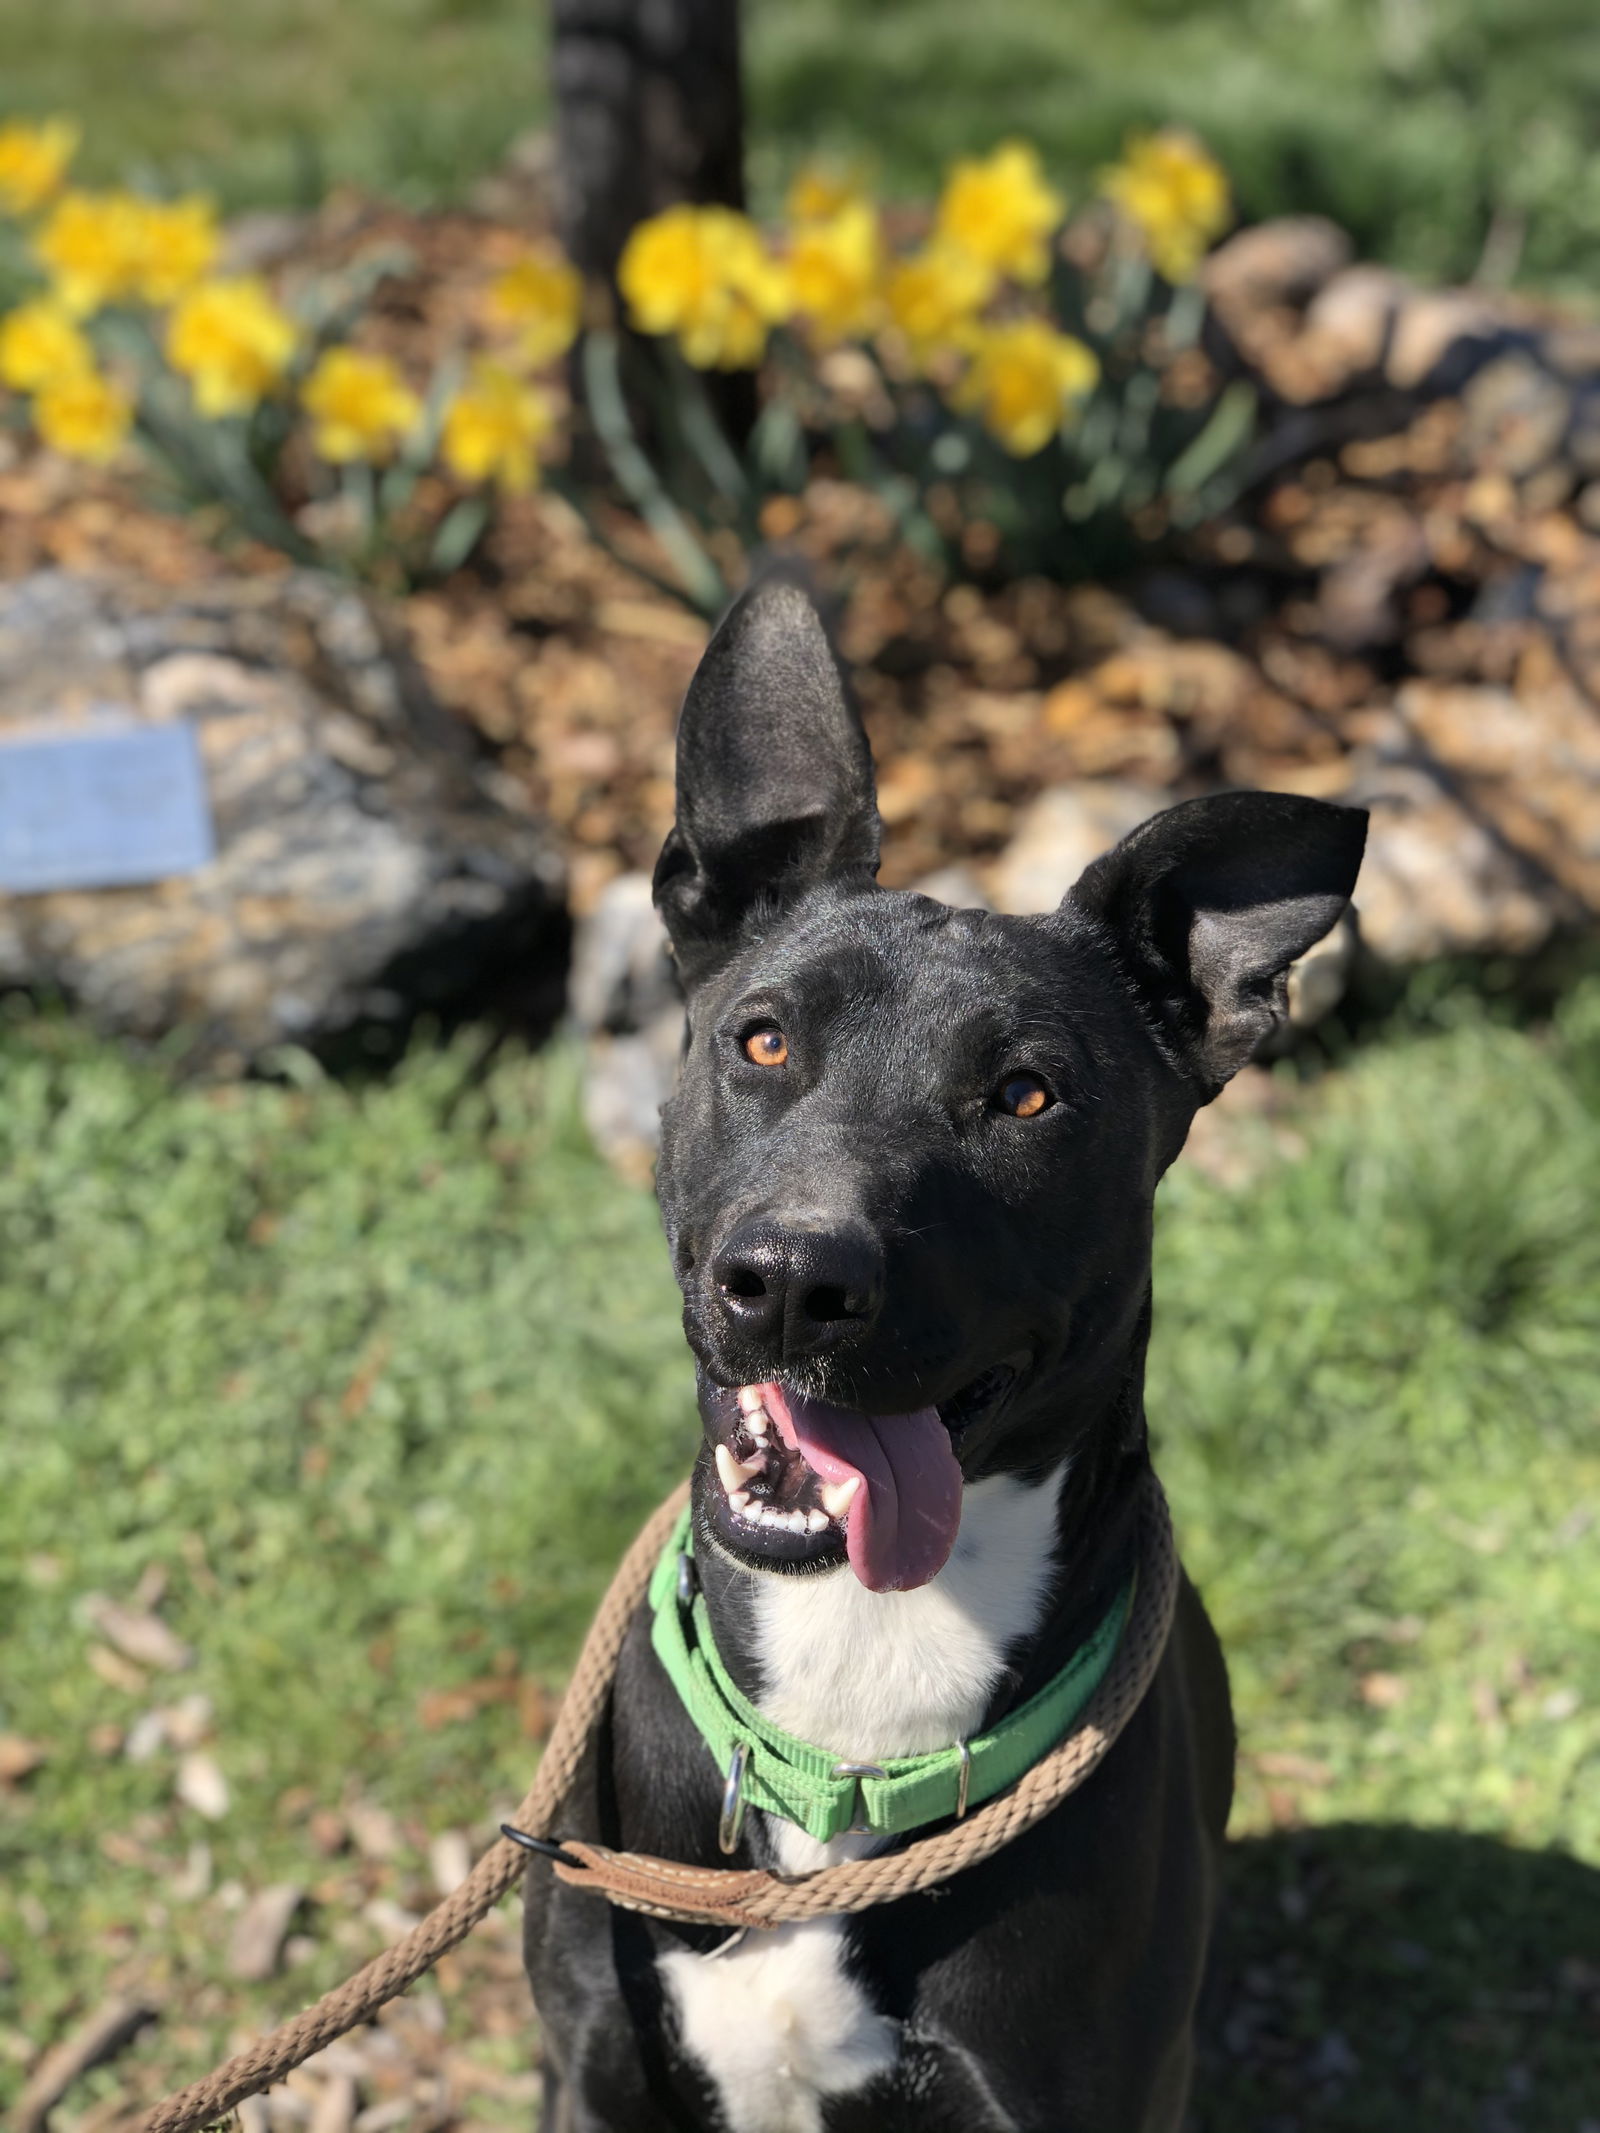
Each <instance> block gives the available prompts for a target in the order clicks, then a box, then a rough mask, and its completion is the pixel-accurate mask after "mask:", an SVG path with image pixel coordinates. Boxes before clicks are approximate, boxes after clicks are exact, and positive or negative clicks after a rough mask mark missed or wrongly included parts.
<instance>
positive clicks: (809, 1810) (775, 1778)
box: [650, 1510, 1133, 1851]
mask: <svg viewBox="0 0 1600 2133" xmlns="http://www.w3.org/2000/svg"><path fill="white" fill-rule="evenodd" d="M693 1560H694V1535H693V1527H692V1524H691V1521H690V1514H689V1512H688V1511H687V1510H685V1512H684V1513H683V1516H682V1517H681V1518H680V1519H679V1521H678V1524H677V1526H676V1528H675V1529H674V1531H673V1534H672V1537H671V1539H670V1540H669V1541H668V1543H667V1546H666V1550H665V1552H664V1554H663V1555H662V1558H661V1561H660V1562H659V1563H658V1564H657V1566H656V1572H655V1575H654V1577H653V1578H652V1579H651V1581H650V1606H651V1610H652V1613H653V1615H654V1622H653V1624H652V1628H651V1642H652V1643H653V1644H654V1646H655V1650H656V1656H657V1658H658V1659H659V1660H660V1661H661V1664H662V1665H663V1666H664V1667H665V1668H666V1670H667V1673H668V1675H669V1676H670V1678H671V1681H672V1685H673V1687H674V1688H675V1689H676V1690H677V1692H678V1695H679V1697H680V1699H681V1700H682V1703H683V1707H684V1709H685V1710H686V1711H687V1712H688V1714H689V1716H690V1717H691V1718H692V1719H693V1720H694V1722H695V1725H696V1726H697V1727H698V1728H699V1732H700V1737H701V1739H702V1740H703V1741H704V1742H705V1744H706V1746H707V1748H708V1749H709V1750H710V1751H711V1755H712V1758H713V1760H714V1761H715V1763H716V1766H717V1770H718V1772H719V1774H720V1775H721V1776H722V1778H723V1782H724V1800H723V1816H722V1833H721V1834H722V1848H723V1850H724V1851H732V1850H733V1848H734V1846H735V1844H736V1843H737V1842H738V1835H739V1824H740V1822H741V1821H742V1820H743V1816H744V1810H745V1808H746V1807H747V1806H748V1807H759V1808H761V1809H762V1810H763V1811H764V1812H765V1813H767V1814H775V1815H782V1816H783V1817H784V1819H785V1820H786V1821H789V1822H793V1823H795V1824H797V1826H798V1827H799V1828H801V1829H803V1830H804V1831H805V1832H806V1834H807V1835H808V1836H810V1837H815V1838H816V1839H817V1840H818V1841H819V1842H820V1843H826V1842H827V1840H828V1839H829V1838H830V1837H839V1836H843V1835H844V1833H845V1832H846V1831H847V1830H868V1831H872V1832H874V1833H876V1834H878V1835H881V1836H902V1835H904V1834H905V1833H906V1832H907V1831H908V1830H913V1829H920V1828H921V1827H923V1825H924V1824H926V1823H929V1822H942V1821H944V1820H946V1819H947V1818H948V1817H949V1816H951V1815H962V1814H965V1813H966V1811H967V1809H968V1808H969V1807H976V1806H977V1805H978V1804H979V1803H980V1802H981V1801H983V1800H989V1799H993V1797H994V1796H995V1794H996V1793H999V1792H1004V1791H1005V1789H1006V1788H1007V1786H1008V1785H1014V1784H1016V1782H1017V1780H1018V1779H1019V1778H1021V1777H1022V1776H1023V1775H1024V1774H1025V1773H1026V1772H1027V1771H1029V1770H1031V1769H1032V1768H1033V1766H1034V1764H1035V1763H1037V1762H1038V1761H1039V1760H1040V1759H1041V1758H1042V1757H1043V1756H1045V1755H1047V1754H1048V1753H1049V1751H1050V1750H1051V1749H1052V1748H1053V1747H1055V1745H1056V1743H1057V1742H1058V1741H1059V1740H1061V1738H1062V1737H1063V1735H1064V1734H1065V1733H1066V1731H1067V1729H1068V1727H1069V1726H1070V1725H1071V1724H1072V1722H1073V1720H1074V1719H1075V1718H1076V1717H1077V1716H1078V1714H1079V1712H1080V1711H1081V1710H1082V1709H1083V1707H1084V1705H1085V1704H1086V1703H1087V1702H1088V1701H1089V1698H1090V1697H1091V1696H1092V1695H1093V1694H1094V1692H1095V1690H1096V1689H1097V1688H1098V1687H1099V1685H1100V1680H1101V1677H1102V1675H1103V1674H1104V1673H1105V1671H1106V1668H1107V1667H1108V1666H1109V1665H1110V1663H1111V1655H1112V1653H1113V1651H1114V1650H1115V1649H1116V1644H1117V1639H1118V1637H1119V1636H1120V1635H1121V1634H1122V1626H1123V1624H1124V1622H1125V1621H1126V1620H1127V1617H1128V1609H1129V1606H1130V1605H1131V1603H1132V1599H1133V1579H1132V1578H1130V1579H1129V1580H1128V1582H1127V1584H1126V1585H1125V1586H1124V1587H1123V1589H1122V1591H1121V1592H1120V1593H1119V1594H1118V1596H1117V1598H1116V1599H1115V1600H1114V1601H1113V1602H1112V1605H1111V1607H1110V1609H1109V1610H1108V1612H1107V1613H1106V1615H1105V1617H1104V1619H1103V1620H1102V1621H1101V1623H1100V1625H1099V1627H1098V1628H1097V1629H1096V1630H1095V1632H1094V1634H1093V1635H1092V1636H1091V1637H1090V1638H1089V1640H1088V1642H1087V1643H1085V1644H1083V1645H1080V1646H1079V1648H1078V1650H1077V1651H1076V1652H1074V1653H1073V1655H1072V1657H1071V1658H1070V1659H1069V1660H1068V1662H1067V1664H1066V1665H1065V1666H1064V1667H1063V1668H1062V1669H1061V1672H1060V1673H1059V1674H1057V1675H1056V1677H1055V1678H1054V1680H1053V1681H1049V1682H1047V1683H1046V1684H1045V1686H1044V1687H1043V1688H1042V1689H1041V1690H1040V1691H1039V1693H1038V1695H1037V1696H1032V1697H1030V1698H1029V1699H1028V1701H1027V1702H1026V1703H1025V1704H1021V1705H1019V1706H1018V1708H1017V1709H1016V1710H1015V1711H1012V1712H1010V1713H1008V1715H1007V1716H1006V1717H1004V1718H1002V1719H1001V1721H1000V1723H999V1724H998V1725H997V1726H995V1727H993V1728H992V1729H991V1730H990V1731H989V1732H987V1733H980V1734H977V1735H975V1736H974V1737H973V1738H972V1739H971V1740H969V1741H965V1742H962V1741H958V1742H956V1744H955V1745H954V1746H953V1747H950V1748H937V1749H935V1750H934V1751H933V1752H932V1753H931V1754H929V1755H905V1756H897V1757H895V1758H893V1759H892V1760H890V1761H888V1762H885V1763H882V1764H864V1763H842V1762H840V1760H839V1759H838V1757H837V1756H833V1755H830V1754H828V1752H827V1751H826V1750H825V1749H822V1748H816V1747H813V1746H812V1745H811V1744H810V1743H809V1742H808V1741H803V1740H796V1739H795V1737H794V1735H793V1734H792V1733H784V1732H780V1730H779V1729H778V1727H776V1726H775V1725H773V1724H771V1723H770V1721H769V1720H767V1719H765V1718H763V1717H762V1715H761V1713H760V1712H759V1711H758V1710H757V1709H756V1707H755V1705H754V1704H753V1703H751V1702H750V1701H749V1699H748V1698H747V1697H746V1696H744V1695H742V1694H741V1693H740V1691H739V1690H738V1689H737V1688H736V1687H735V1686H734V1683H733V1681H732V1679H731V1677H730V1676H729V1674H728V1670H727V1668H726V1667H725V1666H724V1665H723V1663H722V1658H721V1655H720V1654H719V1653H718V1651H717V1647H716V1644H715V1642H714V1640H713V1638H712V1635H711V1622H710V1619H709V1617H708V1615H707V1613H706V1604H705V1601H704V1600H703V1599H702V1598H701V1596H700V1590H699V1583H698V1580H697V1579H696V1578H695V1576H694V1571H693Z"/></svg>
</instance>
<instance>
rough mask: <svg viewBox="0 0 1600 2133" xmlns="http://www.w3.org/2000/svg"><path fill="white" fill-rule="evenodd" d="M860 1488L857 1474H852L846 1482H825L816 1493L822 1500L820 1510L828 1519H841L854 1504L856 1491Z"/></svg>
mask: <svg viewBox="0 0 1600 2133" xmlns="http://www.w3.org/2000/svg"><path fill="white" fill-rule="evenodd" d="M860 1486H861V1476H860V1475H859V1474H852V1475H851V1476H850V1479H849V1480H848V1481H825V1482H824V1483H823V1484H822V1487H821V1488H820V1489H819V1490H818V1491H817V1493H818V1495H819V1496H820V1497H821V1498H822V1508H823V1509H824V1511H826V1512H827V1514H828V1516H829V1517H830V1518H843V1516H844V1514H845V1513H846V1511H848V1510H849V1508H850V1506H851V1504H853V1503H854V1502H855V1497H856V1490H857V1489H859V1488H860Z"/></svg>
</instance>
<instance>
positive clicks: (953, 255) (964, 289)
mask: <svg viewBox="0 0 1600 2133" xmlns="http://www.w3.org/2000/svg"><path fill="white" fill-rule="evenodd" d="M994 287H995V276H994V272H993V270H992V269H991V268H989V267H986V266H983V265H981V264H980V263H979V262H978V261H977V260H976V259H974V258H973V257H972V254H971V253H970V252H962V251H958V250H957V249H956V248H955V246H953V245H947V244H938V243H934V244H931V245H928V246H926V247H925V248H924V249H923V250H922V251H920V252H914V253H913V254H912V255H911V257H910V258H909V259H905V260H902V261H901V262H900V264H899V265H898V266H897V267H896V268H895V269H894V271H893V273H892V274H891V275H890V276H889V279H888V282H887V284H886V286H885V288H884V300H885V303H886V305H887V307H888V313H889V318H890V320H891V322H892V323H893V325H894V326H895V327H896V329H897V330H898V331H899V332H900V334H901V335H902V336H903V337H904V340H905V343H906V347H907V349H908V351H909V353H910V355H911V359H912V361H913V362H914V363H915V364H916V365H917V366H918V368H919V369H925V368H926V367H927V366H928V364H930V363H931V362H933V361H935V360H936V359H937V358H938V357H939V356H940V355H941V354H943V353H945V352H947V351H948V350H949V349H950V348H951V347H952V346H954V345H955V344H957V343H959V342H961V341H963V340H964V339H965V338H966V337H967V336H968V334H969V333H970V330H971V328H972V325H973V322H974V321H975V320H976V318H977V315H978V313H979V312H980V311H981V310H982V309H983V307H984V305H985V304H986V303H987V302H988V301H989V298H990V297H991V296H992V295H993V294H994Z"/></svg>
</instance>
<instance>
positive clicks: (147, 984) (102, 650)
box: [0, 572, 566, 1065]
mask: <svg viewBox="0 0 1600 2133" xmlns="http://www.w3.org/2000/svg"><path fill="white" fill-rule="evenodd" d="M178 724H182V725H186V726H187V727H188V728H189V729H191V731H192V732H193V735H194V737H195V747H196V752H197V754H198V760H199V766H200V775H201V779H202V782H203V788H204V796H203V804H204V808H205V809H206V810H207V811H208V813H209V817H210V827H211V835H212V839H213V841H214V854H213V856H212V857H211V858H210V859H209V860H206V861H205V862H204V863H203V864H200V865H198V866H192V867H190V868H189V869H188V870H187V871H181V872H176V873H173V874H171V875H170V876H169V877H168V878H166V879H157V880H150V881H144V882H138V883H132V884H129V885H125V886H118V887H98V888H97V887H79V886H61V887H53V888H50V889H48V890H46V891H44V892H42V893H36V894H13V895H10V896H7V895H3V894H0V985H8V986H25V987H29V988H33V989H36V990H39V991H41V992H47V993H60V994H63V995H65V996H66V997H67V998H69V999H71V1000H73V1001H75V1002H76V1003H78V1004H79V1005H80V1006H81V1007H83V1008H84V1009H85V1010H86V1011H87V1012H88V1013H89V1014H90V1015H91V1017H92V1018H93V1019H94V1020H95V1021H96V1022H98V1023H99V1024H100V1025H101V1026H102V1027H104V1028H106V1029H109V1030H113V1031H117V1032H124V1033H129V1034H132V1035H136V1036H140V1037H155V1036H158V1035H161V1034H163V1033H165V1032H167V1031H169V1030H173V1029H178V1028H182V1029H185V1030H186V1031H188V1032H189V1033H190V1035H191V1037H192V1040H193V1042H194V1044H195V1046H196V1049H197V1053H198V1054H199V1055H200V1056H202V1057H206V1058H209V1059H211V1060H212V1061H214V1062H215V1063H217V1064H220V1065H238V1064H242V1063H244V1062H248V1061H251V1060H255V1059H258V1058H260V1057H261V1055H262V1054H264V1053H266V1052H268V1051H269V1050H270V1049H271V1048H272V1047H274V1046H276V1045H281V1044H284V1043H293V1044H296V1045H301V1046H306V1047H311V1048H320V1047H323V1046H325V1045H327V1044H328V1043H329V1042H330V1041H332V1040H334V1039H338V1038H343V1037H348V1036H352V1035H354V1034H355V1033H356V1032H360V1033H361V1035H362V1037H363V1039H364V1040H366V1041H367V1042H369V1043H372V1044H374V1045H375V1046H376V1047H377V1048H382V1045H383V1042H384V1041H385V1040H384V1032H386V1031H387V1032H389V1033H393V1032H395V1031H396V1030H398V1029H399V1028H403V1027H404V1025H405V1024H406V1023H407V1022H409V1020H410V1019H412V1018H413V1017H414V1016H415V1015H416V1014H417V1013H419V1012H430V1013H435V1014H438V1015H440V1016H446V1017H448V1016H452V1015H454V1014H456V1013H458V1012H462V1011H469V1010H478V1009H482V1008H485V1007H491V1006H497V1007H500V1008H503V1009H505V1010H506V1011H508V1012H513V1013H516V1014H517V1015H519V1016H520V1017H523V1018H525V1019H529V1020H531V1021H533V1022H535V1023H538V1022H539V1021H541V1020H543V1021H548V1020H549V1019H550V1016H551V1014H552V1013H553V1012H554V1011H555V1010H556V1008H557V1007H558V1005H559V997H560V982H561V976H562V963H563V960H564V949H565V930H566V921H565V909H564V898H563V879H562V868H561V864H560V861H559V859H558V856H557V853H556V850H555V847H554V844H553V842H552V840H551V838H550V837H549V835H548V834H547V832H546V831H545V829H544V828H543V827H542V825H541V824H540V823H539V822H538V821H536V820H534V819H533V818H532V817H531V816H530V815H529V814H528V813H527V812H526V810H525V807H524V806H523V805H521V804H520V803H519V793H518V788H517V787H516V786H515V785H514V784H513V783H512V782H511V781H510V780H508V779H505V778H503V777H502V776H501V775H500V774H498V773H497V772H495V771H494V770H493V769H492V768H491V767H490V766H489V765H488V764H487V763H486V762H485V761H484V760H483V759H482V756H481V753H480V750H479V748H478V746H477V744H476V743H475V742H474V741H473V740H472V738H471V737H470V736H469V735H468V733H467V732H466V731H465V729H464V728H462V727H461V726H460V725H459V724H458V723H457V722H456V721H455V720H454V719H453V718H452V717H451V716H450V714H449V713H447V712H446V711H444V710H443V709H442V708H441V706H440V705H439V704H438V703H437V702H436V701H435V700H434V698H433V697H432V696H431V694H430V692H429V691H428V689H427V687H426V685H425V683H424V682H423V680H422V678H421V676H420V674H419V672H418V671H417V669H416V668H415V667H414V665H413V664H412V663H411V661H410V660H409V658H408V657H407V655H406V653H405V651H404V649H403V647H402V646H401V645H400V644H398V643H397V642H396V641H395V640H394V639H393V638H392V636H391V635H390V633H389V632H388V630H387V629H386V627H385V626H384V624H383V623H382V622H381V621H380V620H379V618H378V616H377V615H376V613H375V611H374V610H373V608H372V607H371V606H370V605H369V604H368V603H367V602H366V601H365V600H364V599H363V598H362V597H361V596H360V595H359V594H357V593H356V592H355V591H353V590H351V589H349V588H346V587H343V586H340V585H337V584H336V583H334V582H332V581H331V580H328V579H325V578H322V577H319V576H316V575H314V574H311V573H290V574H285V575H283V576H277V577H257V578H246V579H227V580H218V581H215V582H208V583H205V584H202V585H200V586H197V587H195V588H192V589H189V590H186V591H185V592H183V593H181V594H177V595H175V594H174V593H173V592H172V591H171V590H170V588H163V587H158V586H155V585H150V584H146V583H143V582H141V581H138V580H135V579H131V578H127V577H103V578H89V577H81V576H75V575H71V574H68V573H64V572H46V573H41V574H39V575H36V576H33V577H29V578H25V579H22V580H20V581H19V582H17V583H15V584H12V585H9V586H5V587H0V781H3V780H4V777H5V771H6V754H5V749H6V744H7V742H8V741H9V740H16V739H18V738H19V737H27V738H37V737H40V736H41V735H42V736H46V737H64V736H69V735H71V734H72V733H73V732H74V730H75V729H86V728H89V727H91V726H92V727H93V728H95V729H96V730H100V731H107V732H113V733H129V732H132V731H135V730H137V729H139V728H142V727H150V726H172V725H178ZM13 760H14V761H15V760H16V759H13ZM89 871H90V873H91V874H92V872H93V869H90V870H89Z"/></svg>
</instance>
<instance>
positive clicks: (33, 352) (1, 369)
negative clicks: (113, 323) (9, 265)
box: [0, 296, 94, 393]
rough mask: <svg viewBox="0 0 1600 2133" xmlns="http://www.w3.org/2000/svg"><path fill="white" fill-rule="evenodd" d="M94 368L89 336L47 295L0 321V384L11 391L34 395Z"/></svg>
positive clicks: (18, 307)
mask: <svg viewBox="0 0 1600 2133" xmlns="http://www.w3.org/2000/svg"><path fill="white" fill-rule="evenodd" d="M93 368H94V350H93V349H92V348H91V347H90V345H89V341H88V337H87V336H86V335H85V334H84V333H83V332H82V331H81V330H80V329H79V328H78V327H77V326H76V325H75V324H74V323H73V321H72V320H71V318H69V317H68V315H67V313H66V312H65V311H63V310H62V308H61V306H60V305H59V304H57V303H53V302H52V301H51V300H50V298H49V297H48V296H39V297H35V298H34V300H33V301H32V303H27V304H18V306H17V308H16V310H15V311H8V312H7V313H6V315H5V317H4V318H0V384H4V385H9V386H10V387H11V389H12V391H13V392H19V393H36V392H39V391H41V390H42V389H43V388H44V387H45V386H47V385H50V384H53V383H54V382H55V381H56V380H57V379H59V378H72V377H77V376H78V375H79V374H80V373H81V372H83V371H86V370H93Z"/></svg>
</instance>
